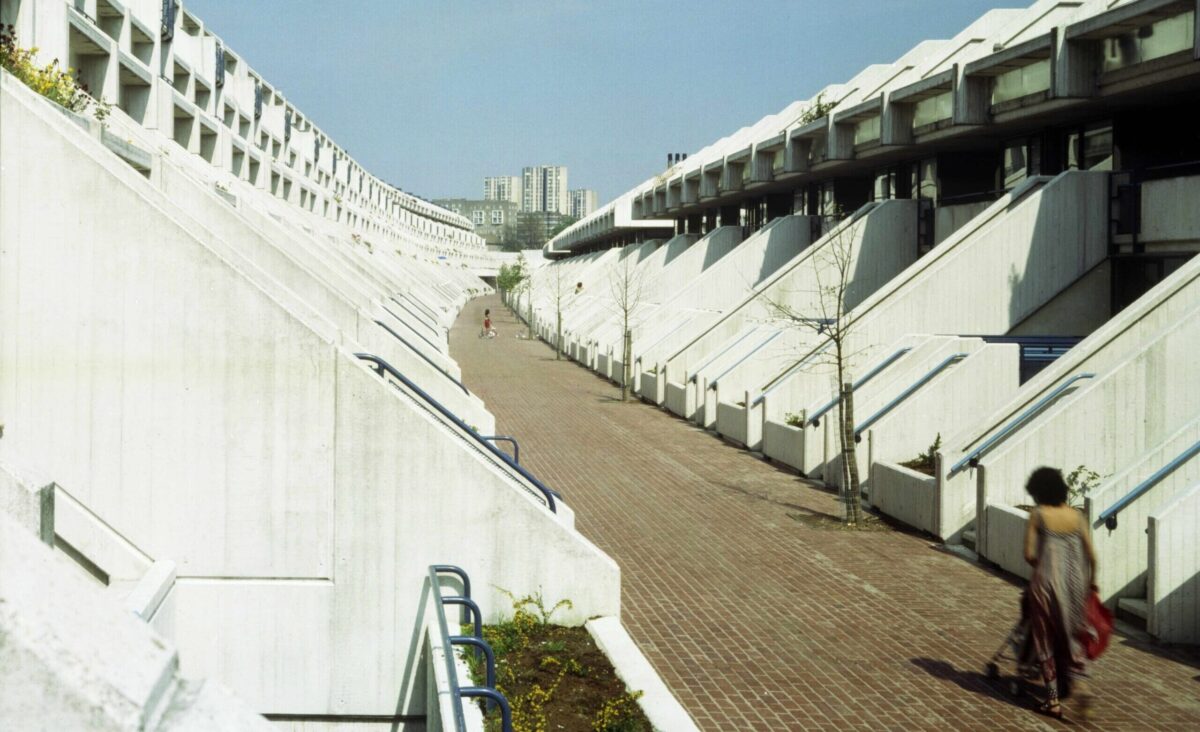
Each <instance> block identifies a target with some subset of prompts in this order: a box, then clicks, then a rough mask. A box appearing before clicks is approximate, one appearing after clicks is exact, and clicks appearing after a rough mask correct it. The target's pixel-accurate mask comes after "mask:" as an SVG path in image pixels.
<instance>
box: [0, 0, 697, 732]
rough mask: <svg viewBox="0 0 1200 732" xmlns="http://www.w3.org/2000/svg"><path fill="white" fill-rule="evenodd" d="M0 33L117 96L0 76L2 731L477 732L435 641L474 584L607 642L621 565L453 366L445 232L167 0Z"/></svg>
mask: <svg viewBox="0 0 1200 732" xmlns="http://www.w3.org/2000/svg"><path fill="white" fill-rule="evenodd" d="M0 23H4V24H5V25H8V24H12V25H13V26H14V28H15V31H16V34H17V37H18V39H19V42H20V44H21V45H22V46H25V47H33V46H36V47H37V48H38V49H39V52H38V62H39V63H41V64H46V63H49V62H50V60H51V59H53V58H58V59H62V60H64V62H65V63H66V65H70V66H72V67H74V68H77V69H79V71H80V74H81V76H82V77H83V79H84V80H85V81H86V82H87V84H88V86H89V88H90V89H91V90H92V93H93V94H94V95H96V96H98V97H101V98H103V99H104V100H107V101H110V102H112V103H113V109H112V111H111V113H110V114H109V115H108V116H107V118H97V116H96V115H95V114H94V113H93V112H91V111H85V112H81V113H76V112H72V111H68V110H66V109H64V108H63V107H60V106H58V105H57V104H55V103H53V102H51V101H50V100H48V99H46V98H44V97H42V96H40V95H39V94H37V93H36V92H35V91H33V90H32V89H30V88H29V87H27V86H25V85H24V84H23V83H22V82H21V81H20V80H19V79H18V78H17V77H15V76H13V75H10V74H9V73H7V72H0V513H3V514H12V515H13V516H15V517H16V518H15V520H14V519H11V518H8V517H0V718H3V720H4V721H3V723H0V726H3V727H5V728H6V729H29V728H55V729H81V728H87V729H112V730H126V729H162V730H167V729H253V728H261V727H262V726H263V724H262V720H261V719H260V718H258V717H257V716H255V715H254V714H251V713H248V710H253V712H256V713H257V714H261V715H266V716H267V717H268V719H269V720H270V721H272V722H273V726H274V727H276V728H280V729H303V730H322V729H334V728H339V729H341V728H345V727H346V726H347V725H352V726H354V728H355V729H364V730H365V729H397V728H414V729H441V728H442V727H443V725H444V726H445V727H447V728H453V729H482V720H481V718H480V717H479V714H478V709H477V708H476V707H475V705H472V704H463V702H462V697H464V696H469V695H471V694H478V693H485V692H484V691H480V690H478V689H476V690H474V691H472V690H471V689H465V688H461V687H463V686H465V685H466V682H465V680H466V679H467V676H466V675H465V673H464V672H463V668H462V664H461V661H458V660H456V659H457V656H456V655H455V654H454V652H453V651H452V649H451V647H450V645H449V643H450V641H448V639H447V635H448V631H447V628H448V627H453V628H457V626H456V625H455V624H456V623H457V620H458V618H459V615H458V611H459V610H460V609H463V608H462V607H461V604H462V603H464V602H465V603H467V606H468V607H469V606H470V603H471V602H473V603H475V604H476V605H477V606H478V608H479V611H478V612H479V615H478V617H482V618H483V619H484V620H487V621H489V622H490V621H491V620H493V619H495V618H496V617H497V616H498V614H499V611H500V610H501V609H503V608H509V607H510V606H511V605H510V602H509V600H508V599H507V598H506V597H505V596H504V595H503V594H501V590H500V589H499V588H504V590H507V591H511V592H513V593H516V594H517V595H518V596H522V595H528V594H534V593H538V592H541V593H543V595H544V596H545V597H546V598H547V599H548V600H553V601H557V600H558V599H561V598H569V599H570V600H571V602H572V603H573V609H571V610H568V611H565V612H561V611H560V613H559V615H558V616H557V617H560V618H562V619H564V620H566V621H568V622H572V623H583V622H584V621H587V620H589V619H594V618H599V619H600V620H597V621H596V622H597V623H601V624H602V626H603V627H607V628H609V630H608V631H604V632H608V633H610V634H615V635H612V638H614V639H615V640H616V641H617V642H621V643H625V644H626V645H631V641H629V640H628V638H627V637H625V638H624V640H622V634H623V630H621V626H620V623H619V612H620V586H619V582H620V573H619V570H618V568H617V566H616V565H615V564H614V563H613V561H612V560H611V559H610V558H609V557H607V556H606V555H605V554H604V553H602V552H601V551H600V550H598V549H597V548H596V547H595V546H594V545H593V544H591V543H590V542H589V541H587V540H586V539H585V538H584V537H583V536H582V535H580V534H579V532H577V531H576V530H575V528H574V519H573V512H572V510H571V508H570V506H569V504H568V503H566V502H565V501H564V500H563V498H562V497H561V496H559V495H558V494H557V493H556V492H555V491H554V490H553V489H552V488H550V487H548V486H546V485H545V484H543V483H542V482H541V481H540V480H539V479H538V478H537V476H535V475H533V474H532V473H530V472H529V471H528V470H526V469H525V468H524V467H522V466H521V465H519V464H518V463H517V462H516V461H515V460H513V459H511V458H510V457H509V456H508V455H507V454H506V453H504V452H502V451H501V450H500V449H499V448H498V447H496V446H495V444H493V442H492V441H489V440H488V439H485V438H484V436H485V435H491V434H492V433H493V432H494V428H495V419H494V417H493V416H492V414H491V413H490V412H489V411H488V409H487V406H486V405H485V404H484V403H483V402H482V401H481V400H480V399H479V398H478V397H477V396H476V395H475V394H473V393H471V392H470V391H469V390H468V389H467V388H466V387H465V386H464V385H463V384H462V382H461V380H460V379H461V372H460V369H459V367H458V365H457V364H456V363H455V361H454V360H453V359H452V358H451V356H450V354H449V348H448V329H449V326H450V325H451V323H452V322H453V321H454V319H455V317H456V315H457V314H458V313H459V311H460V309H461V308H462V306H463V305H464V303H466V302H467V301H468V300H469V299H470V298H472V297H475V296H478V295H481V294H484V293H486V292H490V288H489V287H488V286H487V285H486V284H485V283H484V282H483V281H482V280H481V279H480V276H487V275H488V274H494V273H495V270H496V267H497V264H498V259H497V258H495V257H494V256H493V255H492V254H491V253H489V252H487V251H486V250H485V249H484V246H483V241H482V239H481V238H480V237H479V236H477V235H476V234H475V233H473V231H472V229H471V224H470V222H469V221H468V220H466V219H464V218H463V217H461V216H459V215H457V214H454V213H452V212H450V211H447V210H445V209H443V208H440V207H438V206H435V205H433V204H431V203H428V202H426V201H424V200H422V199H420V198H419V197H416V196H413V195H411V194H408V193H404V192H403V191H401V190H399V189H397V188H395V187H393V186H391V185H388V184H386V183H384V182H383V181H381V180H380V179H379V178H377V177H375V176H373V175H371V174H370V173H369V172H368V171H366V170H364V169H363V168H362V167H361V166H360V165H359V164H358V163H356V162H355V161H354V160H353V159H352V158H351V157H350V156H349V155H347V154H346V152H345V150H344V149H343V148H342V147H340V146H339V145H338V144H337V143H336V142H335V141H334V140H332V139H331V138H330V137H329V136H328V135H327V134H326V133H324V132H323V131H322V130H321V128H320V127H318V126H317V125H316V123H315V122H314V121H313V120H311V119H310V118H309V117H308V116H307V115H305V114H304V112H303V111H302V110H300V109H298V108H296V107H295V106H294V105H293V104H291V103H290V102H289V101H288V100H287V99H286V97H285V96H284V95H283V94H282V93H281V92H280V91H279V90H278V89H277V88H276V87H275V86H273V85H272V84H271V82H270V81H269V80H268V79H265V78H263V77H262V76H261V75H259V74H258V73H257V72H256V71H255V70H254V69H253V68H252V67H251V66H250V65H249V59H248V55H247V56H243V55H242V54H241V53H240V52H238V51H236V50H235V49H232V48H229V47H228V46H226V45H225V44H224V43H223V42H222V40H221V38H220V37H219V36H218V35H216V33H214V31H213V30H212V29H210V28H208V27H207V26H205V25H204V23H203V22H202V20H201V19H200V18H198V17H197V16H195V15H194V14H193V13H192V12H190V11H189V9H188V8H187V7H186V6H185V5H181V4H180V3H177V2H173V1H172V0H167V1H166V2H160V1H159V0H73V1H70V2H67V1H64V0H0ZM564 194H565V190H564ZM31 476H33V477H31ZM18 532H21V533H22V535H21V536H19V537H18V536H17V533H18ZM39 540H40V541H39ZM445 566H457V567H461V568H462V569H463V570H465V572H466V573H467V574H468V575H469V578H470V580H471V584H470V585H469V586H467V585H466V583H465V582H464V581H463V580H462V579H460V578H459V577H458V576H457V575H456V574H455V573H454V571H450V570H446V569H444V567H445ZM438 567H443V568H441V569H439V568H438ZM451 595H464V596H468V597H467V600H458V601H457V602H459V603H460V604H459V605H451V604H448V603H449V601H446V602H443V601H442V600H441V599H440V598H442V597H443V596H445V597H449V596H451ZM451 611H453V613H452V614H451ZM131 612H132V613H133V615H134V617H131V616H130V613H131ZM464 612H465V610H464ZM468 617H469V616H468ZM114 618H115V619H114ZM447 618H450V619H451V620H450V624H449V625H447ZM605 619H607V622H606V621H605ZM596 632H597V633H599V632H601V631H596ZM647 668H648V666H647ZM652 675H653V674H652V672H651V676H652ZM198 678H207V679H211V680H212V683H211V684H206V683H204V682H199V681H195V679H198ZM225 688H228V689H229V690H231V691H232V694H233V695H236V697H237V698H235V697H234V696H231V695H230V694H229V692H226V691H224V690H223V689H225ZM655 695H656V692H655V690H654V689H649V690H648V693H647V697H646V699H649V698H651V697H654V696H655ZM658 696H659V697H660V699H662V700H663V701H662V703H661V704H659V705H658V708H659V709H660V710H661V709H662V708H667V707H670V708H671V709H676V711H678V712H679V713H681V714H682V712H681V710H678V709H677V704H676V705H675V706H674V707H672V706H671V705H672V704H673V703H674V702H673V700H671V699H670V698H669V694H666V692H665V687H663V689H662V691H661V693H659V694H658ZM238 698H240V701H239V700H238ZM643 701H645V700H643ZM664 704H665V705H666V707H664V706H663V705H664ZM464 708H465V711H464ZM649 713H650V714H651V717H652V719H653V718H655V716H654V715H655V714H660V713H661V711H658V712H656V711H654V710H653V709H651V710H649ZM682 718H683V719H686V714H683V716H682ZM660 719H661V717H660ZM660 726H667V727H671V728H677V727H675V726H673V725H672V724H670V723H663V724H660Z"/></svg>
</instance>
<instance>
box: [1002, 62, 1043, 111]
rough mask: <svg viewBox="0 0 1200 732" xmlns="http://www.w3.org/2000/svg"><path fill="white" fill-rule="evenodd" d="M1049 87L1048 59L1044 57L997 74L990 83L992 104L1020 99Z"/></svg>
mask: <svg viewBox="0 0 1200 732" xmlns="http://www.w3.org/2000/svg"><path fill="white" fill-rule="evenodd" d="M1049 88H1050V59H1048V58H1044V59H1041V60H1040V61H1035V62H1033V63H1031V64H1029V65H1028V66H1022V67H1021V68H1019V69H1013V70H1012V71H1006V72H1004V73H1003V74H1000V75H999V76H997V77H996V79H995V81H994V82H993V84H992V104H1001V103H1002V102H1007V101H1011V100H1013V99H1020V98H1021V97H1027V96H1029V95H1030V94H1036V93H1037V92H1042V91H1046V90H1047V89H1049Z"/></svg>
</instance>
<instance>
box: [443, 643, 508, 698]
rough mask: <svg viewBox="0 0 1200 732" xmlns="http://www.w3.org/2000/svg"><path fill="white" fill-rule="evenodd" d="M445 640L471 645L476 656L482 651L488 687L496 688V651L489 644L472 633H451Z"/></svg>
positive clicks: (460, 644) (454, 644) (456, 644)
mask: <svg viewBox="0 0 1200 732" xmlns="http://www.w3.org/2000/svg"><path fill="white" fill-rule="evenodd" d="M447 640H449V641H450V645H452V646H471V647H472V648H474V649H475V655H476V657H478V656H479V652H480V651H483V656H484V659H486V661H487V685H488V686H489V687H490V688H493V689H495V688H496V653H495V652H494V651H493V650H492V647H491V645H489V644H488V642H487V641H485V640H484V639H482V638H476V637H475V636H473V635H452V636H450V637H449V638H448V639H447Z"/></svg>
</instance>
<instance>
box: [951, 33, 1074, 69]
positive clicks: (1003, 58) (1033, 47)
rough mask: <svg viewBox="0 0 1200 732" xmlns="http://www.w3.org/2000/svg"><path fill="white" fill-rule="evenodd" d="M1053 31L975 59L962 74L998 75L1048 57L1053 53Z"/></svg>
mask: <svg viewBox="0 0 1200 732" xmlns="http://www.w3.org/2000/svg"><path fill="white" fill-rule="evenodd" d="M1054 36H1055V31H1054V30H1051V31H1050V32H1049V33H1046V34H1044V35H1041V36H1038V37H1037V38H1031V39H1029V40H1028V41H1025V42H1024V43H1018V44H1017V45H1015V46H1013V47H1012V48H1006V49H1004V50H1003V51H997V52H996V53H992V54H989V55H987V56H984V57H983V58H979V59H975V60H974V61H972V62H971V63H969V64H967V65H966V66H965V67H964V68H963V75H964V76H999V75H1000V74H1003V73H1005V72H1007V71H1012V70H1013V69H1019V68H1022V67H1024V66H1028V65H1030V64H1032V63H1036V62H1038V61H1041V60H1043V59H1048V58H1050V57H1052V56H1053V55H1054Z"/></svg>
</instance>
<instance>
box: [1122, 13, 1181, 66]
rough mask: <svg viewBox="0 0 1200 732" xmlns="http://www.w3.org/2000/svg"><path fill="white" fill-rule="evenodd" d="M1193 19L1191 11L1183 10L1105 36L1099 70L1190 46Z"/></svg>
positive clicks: (1159, 55)
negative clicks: (1112, 36)
mask: <svg viewBox="0 0 1200 732" xmlns="http://www.w3.org/2000/svg"><path fill="white" fill-rule="evenodd" d="M1195 19H1196V14H1195V12H1188V13H1183V14H1182V15H1176V16H1175V17H1173V18H1164V19H1162V20H1160V21H1158V22H1157V23H1152V24H1150V25H1145V26H1142V27H1141V28H1138V29H1137V30H1136V31H1133V32H1130V33H1124V34H1122V35H1119V36H1117V37H1116V38H1108V39H1105V41H1104V65H1103V68H1102V71H1104V72H1108V71H1115V70H1117V69H1123V68H1125V67H1126V66H1133V65H1134V64H1140V63H1144V62H1146V61H1153V60H1154V59H1156V58H1162V57H1163V56H1170V55H1171V54H1173V53H1178V52H1180V51H1186V50H1190V49H1191V48H1192V45H1193V43H1194V42H1195V36H1196V25H1195V23H1196V20H1195Z"/></svg>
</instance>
